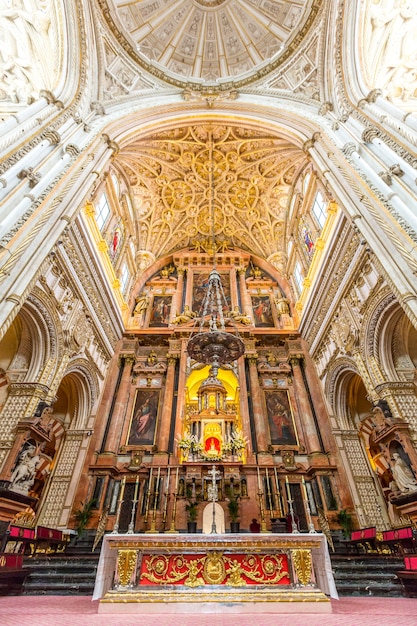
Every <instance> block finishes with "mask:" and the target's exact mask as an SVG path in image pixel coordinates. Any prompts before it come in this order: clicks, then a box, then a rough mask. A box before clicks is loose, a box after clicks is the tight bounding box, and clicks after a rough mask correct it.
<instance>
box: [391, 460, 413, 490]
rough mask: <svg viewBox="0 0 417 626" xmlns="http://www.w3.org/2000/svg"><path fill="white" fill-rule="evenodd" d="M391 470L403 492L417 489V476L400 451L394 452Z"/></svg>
mask: <svg viewBox="0 0 417 626" xmlns="http://www.w3.org/2000/svg"><path fill="white" fill-rule="evenodd" d="M391 472H392V475H393V477H394V481H395V483H396V485H397V486H398V489H399V491H400V492H401V493H411V492H414V491H417V481H416V478H415V476H414V474H413V472H412V470H411V468H410V467H409V465H408V464H407V463H406V461H405V460H404V459H403V458H401V456H400V454H399V453H398V452H393V454H392V463H391Z"/></svg>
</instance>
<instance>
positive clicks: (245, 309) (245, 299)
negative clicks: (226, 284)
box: [237, 267, 253, 320]
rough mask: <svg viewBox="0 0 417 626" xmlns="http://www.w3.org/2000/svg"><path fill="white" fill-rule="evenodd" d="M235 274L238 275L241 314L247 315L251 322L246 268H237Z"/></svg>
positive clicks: (250, 304) (250, 303) (251, 312)
mask: <svg viewBox="0 0 417 626" xmlns="http://www.w3.org/2000/svg"><path fill="white" fill-rule="evenodd" d="M237 272H238V274H239V284H240V297H241V299H242V313H243V314H244V315H249V316H250V318H251V320H253V311H252V302H251V299H250V296H249V294H248V290H247V288H246V278H245V276H246V268H245V267H239V268H238V270H237Z"/></svg>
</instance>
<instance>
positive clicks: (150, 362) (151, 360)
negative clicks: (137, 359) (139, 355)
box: [146, 350, 158, 367]
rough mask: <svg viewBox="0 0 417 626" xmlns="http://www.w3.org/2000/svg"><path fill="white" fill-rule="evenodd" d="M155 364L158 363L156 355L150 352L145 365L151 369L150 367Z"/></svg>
mask: <svg viewBox="0 0 417 626" xmlns="http://www.w3.org/2000/svg"><path fill="white" fill-rule="evenodd" d="M157 362H158V355H157V354H156V352H154V351H153V350H151V351H150V352H149V354H148V356H147V358H146V365H148V366H149V367H151V366H152V365H155V363H157Z"/></svg>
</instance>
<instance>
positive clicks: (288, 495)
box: [285, 476, 291, 501]
mask: <svg viewBox="0 0 417 626" xmlns="http://www.w3.org/2000/svg"><path fill="white" fill-rule="evenodd" d="M285 486H286V488H287V500H288V501H290V500H291V490H290V483H289V480H288V476H286V477H285Z"/></svg>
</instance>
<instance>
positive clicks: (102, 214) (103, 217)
mask: <svg viewBox="0 0 417 626" xmlns="http://www.w3.org/2000/svg"><path fill="white" fill-rule="evenodd" d="M95 209H96V222H97V226H98V227H99V229H100V230H103V228H104V226H105V224H106V222H107V220H108V219H109V216H110V213H111V211H110V205H109V201H108V199H107V196H106V194H105V193H103V194H102V195H101V196H100V198H99V200H98V202H97V204H96V205H95Z"/></svg>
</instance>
